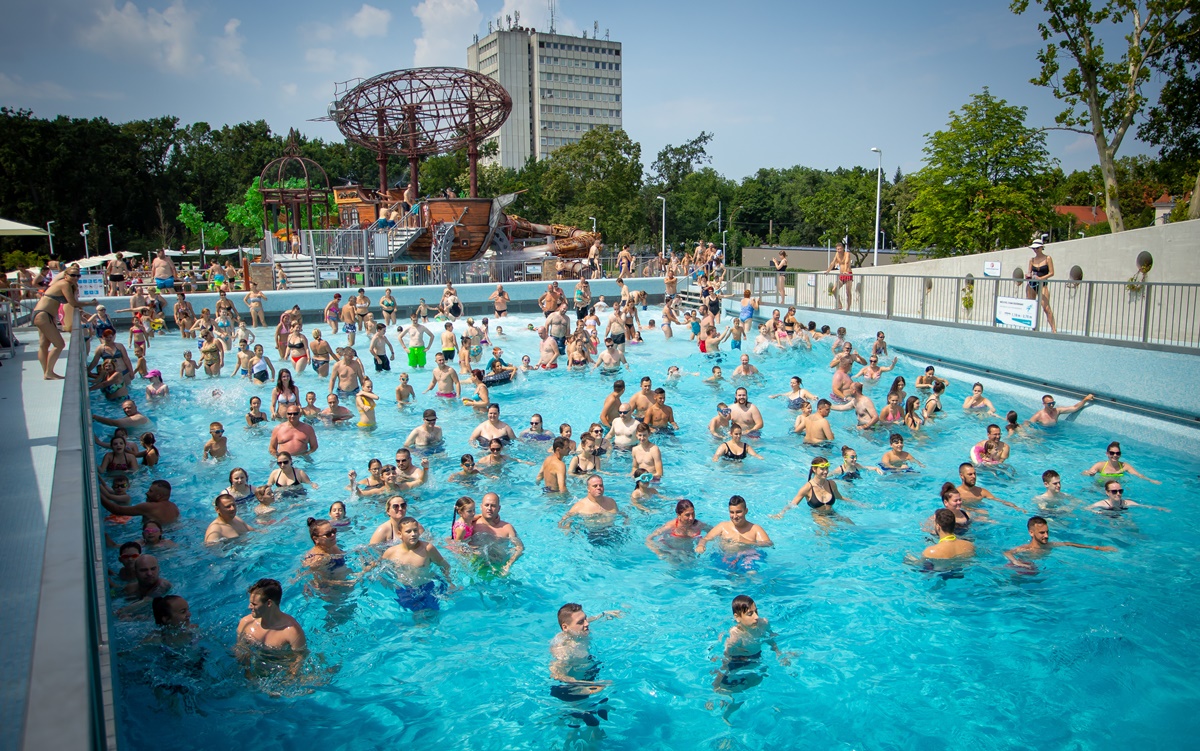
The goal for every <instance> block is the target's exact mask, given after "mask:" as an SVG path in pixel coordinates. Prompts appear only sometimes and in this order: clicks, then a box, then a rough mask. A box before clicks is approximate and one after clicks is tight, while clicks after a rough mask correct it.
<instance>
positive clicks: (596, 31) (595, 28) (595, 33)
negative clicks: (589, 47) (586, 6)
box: [592, 21, 600, 39]
mask: <svg viewBox="0 0 1200 751" xmlns="http://www.w3.org/2000/svg"><path fill="white" fill-rule="evenodd" d="M599 38H600V22H599V21H592V39H599Z"/></svg>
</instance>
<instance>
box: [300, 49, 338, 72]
mask: <svg viewBox="0 0 1200 751" xmlns="http://www.w3.org/2000/svg"><path fill="white" fill-rule="evenodd" d="M304 62H306V63H308V67H309V69H310V70H312V71H314V72H316V73H327V72H329V71H331V70H333V66H334V65H336V64H337V53H335V52H334V51H333V50H332V49H330V48H329V47H309V48H308V49H306V50H305V51H304Z"/></svg>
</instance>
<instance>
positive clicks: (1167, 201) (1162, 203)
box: [1154, 193, 1175, 209]
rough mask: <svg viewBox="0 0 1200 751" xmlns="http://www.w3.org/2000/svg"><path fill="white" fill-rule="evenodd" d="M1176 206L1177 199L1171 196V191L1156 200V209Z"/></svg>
mask: <svg viewBox="0 0 1200 751" xmlns="http://www.w3.org/2000/svg"><path fill="white" fill-rule="evenodd" d="M1173 206H1175V199H1173V198H1171V194H1170V193H1163V194H1162V196H1161V197H1160V198H1159V199H1158V200H1157V201H1155V202H1154V208H1156V209H1169V208H1172V207H1173Z"/></svg>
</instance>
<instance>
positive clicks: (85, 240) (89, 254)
mask: <svg viewBox="0 0 1200 751" xmlns="http://www.w3.org/2000/svg"><path fill="white" fill-rule="evenodd" d="M89 224H91V222H84V223H83V232H80V233H79V236H80V237H82V238H83V256H84V258H91V257H92V251H91V249H90V248H88V234H90V233H89V232H88V225H89Z"/></svg>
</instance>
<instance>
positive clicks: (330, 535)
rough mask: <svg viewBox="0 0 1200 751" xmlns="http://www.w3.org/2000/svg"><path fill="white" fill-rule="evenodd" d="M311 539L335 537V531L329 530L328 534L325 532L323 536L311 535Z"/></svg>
mask: <svg viewBox="0 0 1200 751" xmlns="http://www.w3.org/2000/svg"><path fill="white" fill-rule="evenodd" d="M313 537H337V530H336V529H331V530H329V531H328V532H325V533H324V534H316V535H313Z"/></svg>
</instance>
